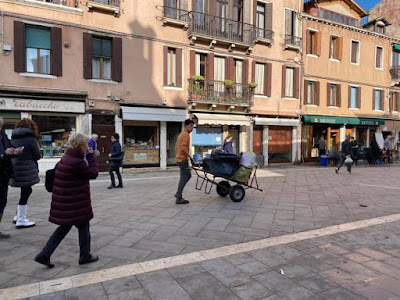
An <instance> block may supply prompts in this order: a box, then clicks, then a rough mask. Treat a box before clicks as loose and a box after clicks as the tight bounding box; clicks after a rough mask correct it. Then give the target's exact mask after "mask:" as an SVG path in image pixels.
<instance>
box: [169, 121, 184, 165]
mask: <svg viewBox="0 0 400 300" xmlns="http://www.w3.org/2000/svg"><path fill="white" fill-rule="evenodd" d="M181 129H182V123H178V122H168V123H167V165H168V166H171V165H176V157H175V145H176V142H177V140H178V136H179V133H180V132H181Z"/></svg>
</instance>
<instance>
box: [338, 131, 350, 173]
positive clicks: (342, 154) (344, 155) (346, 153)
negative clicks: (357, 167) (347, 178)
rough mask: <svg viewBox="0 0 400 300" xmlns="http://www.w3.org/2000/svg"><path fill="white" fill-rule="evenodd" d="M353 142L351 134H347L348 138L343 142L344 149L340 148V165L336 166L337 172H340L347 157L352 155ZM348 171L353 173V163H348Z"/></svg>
mask: <svg viewBox="0 0 400 300" xmlns="http://www.w3.org/2000/svg"><path fill="white" fill-rule="evenodd" d="M351 148H352V145H351V142H350V135H346V139H345V140H344V142H343V143H342V150H340V162H339V164H338V166H337V167H336V168H335V172H336V174H339V170H340V168H341V167H342V166H343V164H344V161H345V160H346V158H348V157H351ZM346 166H347V172H349V173H351V164H346Z"/></svg>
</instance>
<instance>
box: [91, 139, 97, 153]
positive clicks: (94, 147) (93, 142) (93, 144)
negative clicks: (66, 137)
mask: <svg viewBox="0 0 400 300" xmlns="http://www.w3.org/2000/svg"><path fill="white" fill-rule="evenodd" d="M89 148H92V149H93V151H94V150H96V149H97V142H96V141H95V140H94V139H90V140H89Z"/></svg>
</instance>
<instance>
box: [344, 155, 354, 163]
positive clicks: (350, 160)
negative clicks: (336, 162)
mask: <svg viewBox="0 0 400 300" xmlns="http://www.w3.org/2000/svg"><path fill="white" fill-rule="evenodd" d="M344 163H345V164H346V165H351V164H352V163H353V160H352V159H351V157H350V156H349V157H348V158H346V159H345V161H344Z"/></svg>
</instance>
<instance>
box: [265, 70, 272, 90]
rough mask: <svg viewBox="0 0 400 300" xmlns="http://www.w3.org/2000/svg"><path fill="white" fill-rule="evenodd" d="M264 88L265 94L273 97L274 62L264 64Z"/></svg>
mask: <svg viewBox="0 0 400 300" xmlns="http://www.w3.org/2000/svg"><path fill="white" fill-rule="evenodd" d="M264 72H265V73H264V74H265V75H264V89H265V90H266V91H265V95H266V96H268V97H271V90H272V86H271V85H272V64H271V63H268V64H265V66H264Z"/></svg>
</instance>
